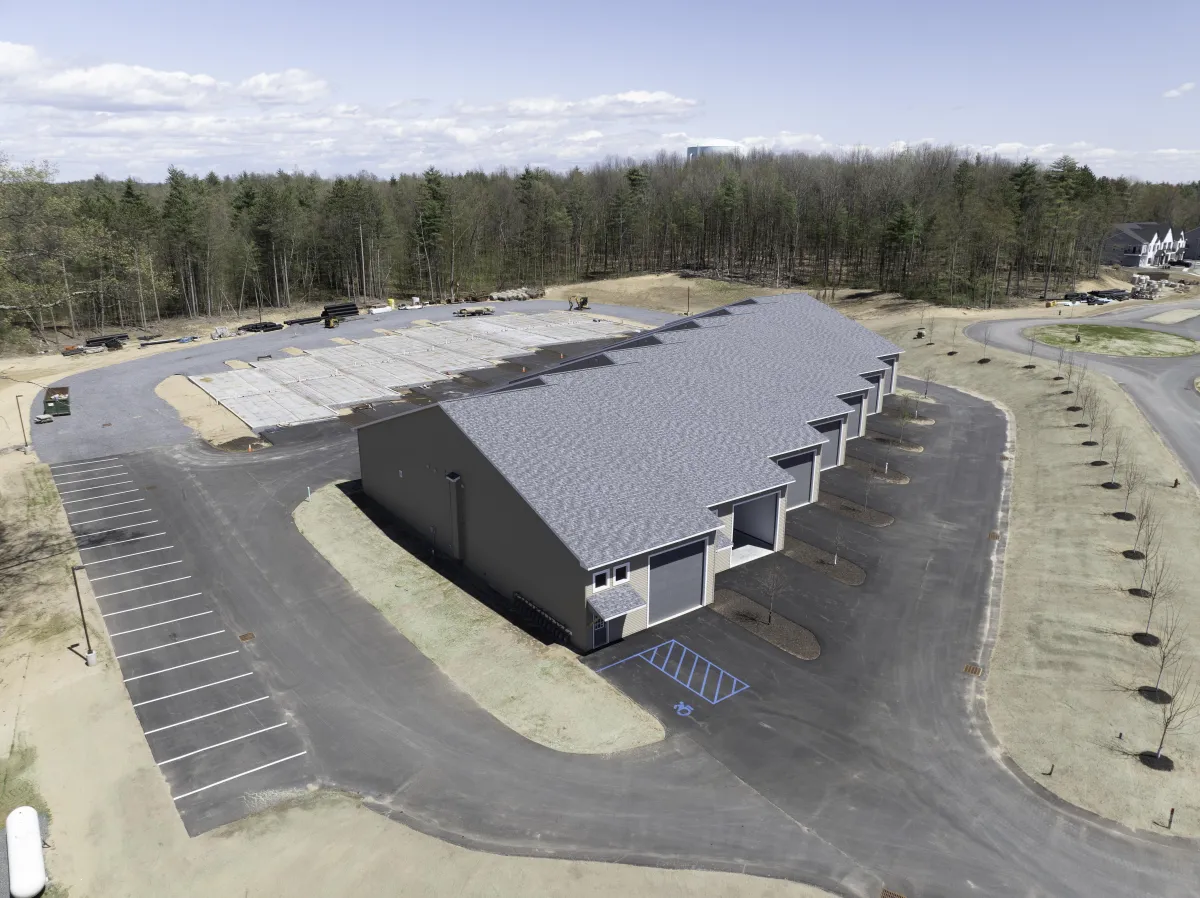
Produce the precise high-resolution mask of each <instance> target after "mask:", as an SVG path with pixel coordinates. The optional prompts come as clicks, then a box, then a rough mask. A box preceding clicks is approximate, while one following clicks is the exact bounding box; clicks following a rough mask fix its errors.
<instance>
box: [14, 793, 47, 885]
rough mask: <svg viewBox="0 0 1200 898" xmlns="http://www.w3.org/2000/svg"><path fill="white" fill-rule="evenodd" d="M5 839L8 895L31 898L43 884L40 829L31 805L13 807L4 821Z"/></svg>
mask: <svg viewBox="0 0 1200 898" xmlns="http://www.w3.org/2000/svg"><path fill="white" fill-rule="evenodd" d="M4 826H5V831H4V836H5V839H6V840H7V842H8V891H9V893H10V894H11V895H12V898H35V896H37V895H40V894H41V893H42V890H43V889H45V888H46V860H45V858H44V857H43V856H42V829H41V826H40V825H39V824H38V815H37V811H35V810H34V809H33V808H31V807H23V808H17V809H16V810H15V811H13V812H12V813H11V814H9V815H8V819H6V820H5V821H4Z"/></svg>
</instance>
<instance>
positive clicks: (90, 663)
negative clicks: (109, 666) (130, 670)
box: [71, 564, 96, 667]
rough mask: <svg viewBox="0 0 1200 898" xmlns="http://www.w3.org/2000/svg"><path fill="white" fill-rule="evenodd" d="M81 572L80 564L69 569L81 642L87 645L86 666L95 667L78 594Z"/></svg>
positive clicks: (90, 639) (90, 640) (81, 566)
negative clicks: (80, 626)
mask: <svg viewBox="0 0 1200 898" xmlns="http://www.w3.org/2000/svg"><path fill="white" fill-rule="evenodd" d="M82 570H83V565H82V564H76V565H73V566H72V567H71V579H73V580H74V581H75V601H76V602H78V603H79V620H80V622H82V624H83V641H84V643H85V644H86V645H87V666H88V667H95V666H96V651H95V649H93V648H92V637H91V634H89V633H88V625H87V618H86V617H85V616H84V614H83V596H82V595H80V593H79V572H80V571H82Z"/></svg>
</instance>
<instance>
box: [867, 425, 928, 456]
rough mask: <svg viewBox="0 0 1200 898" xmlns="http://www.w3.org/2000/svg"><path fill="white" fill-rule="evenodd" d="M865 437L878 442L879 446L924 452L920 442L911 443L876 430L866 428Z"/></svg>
mask: <svg viewBox="0 0 1200 898" xmlns="http://www.w3.org/2000/svg"><path fill="white" fill-rule="evenodd" d="M867 439H868V440H870V441H871V442H872V443H878V444H879V445H881V446H891V447H892V448H893V449H898V450H900V451H901V452H924V451H925V447H924V446H922V445H921V444H920V443H913V442H910V441H908V440H902V439H900V438H899V437H890V436H888V435H887V434H883V433H879V432H878V431H874V430H868V431H867Z"/></svg>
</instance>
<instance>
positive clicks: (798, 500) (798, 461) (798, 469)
mask: <svg viewBox="0 0 1200 898" xmlns="http://www.w3.org/2000/svg"><path fill="white" fill-rule="evenodd" d="M816 459H817V453H816V451H815V450H813V449H810V450H808V451H807V452H801V453H798V454H797V455H792V456H789V457H788V458H781V459H779V467H781V468H783V469H784V470H785V471H787V472H788V473H789V474H791V475H792V476H793V477H795V478H796V482H795V483H793V484H792V485H791V486H789V487H788V506H787V507H788V509H789V510H790V509H793V508H799V507H800V506H801V505H807V504H808V503H809V502H811V501H812V488H813V475H814V473H815V471H814V468H815V466H816Z"/></svg>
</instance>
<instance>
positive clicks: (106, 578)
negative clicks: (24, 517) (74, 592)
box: [88, 558, 183, 598]
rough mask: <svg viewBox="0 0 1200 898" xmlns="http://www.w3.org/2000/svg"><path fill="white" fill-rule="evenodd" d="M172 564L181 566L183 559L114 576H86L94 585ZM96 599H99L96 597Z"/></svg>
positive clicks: (122, 572) (137, 568)
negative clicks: (101, 581) (100, 581)
mask: <svg viewBox="0 0 1200 898" xmlns="http://www.w3.org/2000/svg"><path fill="white" fill-rule="evenodd" d="M173 564H183V559H182V558H181V559H179V560H178V561H164V562H163V563H162V564H152V565H150V566H149V567H135V568H134V569H133V570H132V571H121V572H120V573H116V574H105V575H104V576H103V577H93V576H92V575H91V574H88V579H89V580H91V581H92V582H93V583H95V582H97V581H99V580H111V579H112V578H113V577H125V576H128V575H129V574H140V573H141V572H142V571H153V570H157V569H158V568H160V567H170V566H171V565H173ZM97 598H99V597H98V596H97Z"/></svg>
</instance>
